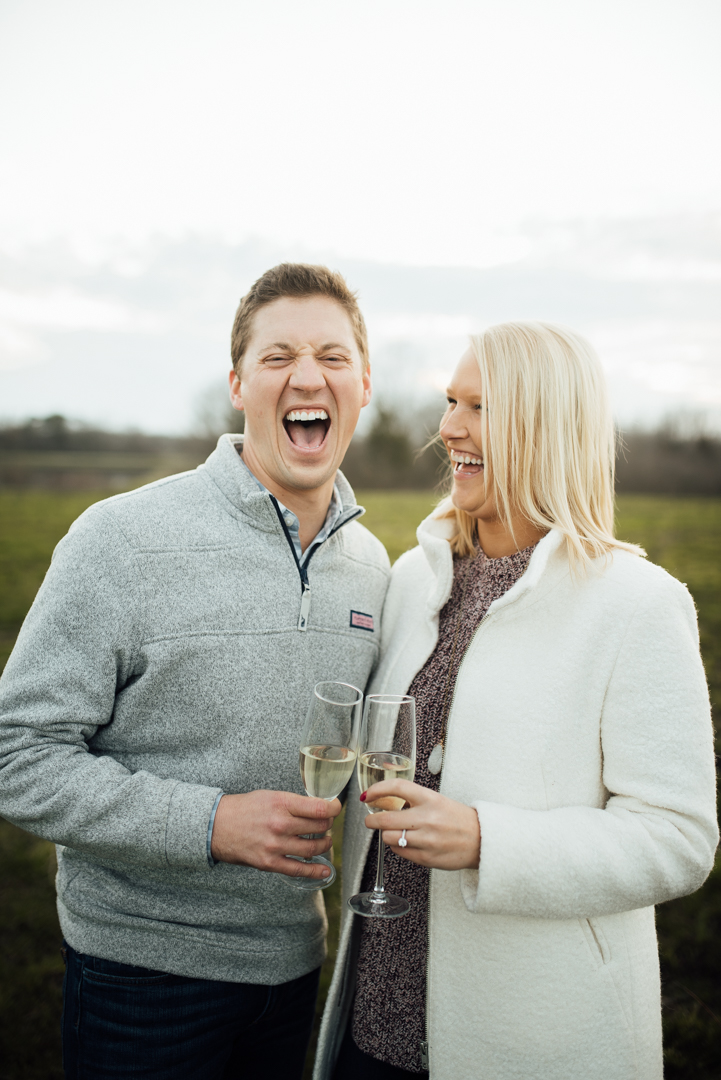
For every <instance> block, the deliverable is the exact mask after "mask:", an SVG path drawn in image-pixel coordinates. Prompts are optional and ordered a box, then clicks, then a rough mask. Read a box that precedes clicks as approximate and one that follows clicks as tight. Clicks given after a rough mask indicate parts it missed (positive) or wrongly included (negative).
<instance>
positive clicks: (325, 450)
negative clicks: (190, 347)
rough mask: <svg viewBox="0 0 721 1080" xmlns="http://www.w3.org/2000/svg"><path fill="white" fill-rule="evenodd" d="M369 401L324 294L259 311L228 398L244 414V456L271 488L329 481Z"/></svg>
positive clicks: (351, 339)
mask: <svg viewBox="0 0 721 1080" xmlns="http://www.w3.org/2000/svg"><path fill="white" fill-rule="evenodd" d="M370 396H371V384H370V370H366V371H365V372H364V371H363V365H362V361H361V356H360V353H359V351H358V346H357V344H356V340H355V336H354V334H353V327H352V326H351V322H350V319H349V317H348V315H347V314H346V312H345V310H344V309H343V308H342V307H341V305H340V304H338V303H336V301H335V300H329V299H328V298H327V297H324V296H311V297H307V298H305V299H302V300H292V299H289V298H283V299H282V300H274V301H273V302H272V303H271V304H266V305H265V306H264V307H262V308H261V309H260V310H259V311H258V312H256V314H255V316H254V317H253V324H252V334H251V337H250V341H249V342H248V348H247V349H246V352H245V355H244V357H243V362H242V368H241V374H240V377H238V376H237V375H236V374H235V372H231V373H230V398H231V401H232V403H233V405H234V407H235V408H236V409H243V410H244V411H245V443H244V448H243V458H244V460H245V461H246V463H247V465H248V467H249V468H250V469H251V471H252V472H253V473H254V474H255V475H256V476H257V477H258V479H259V480H260V481H261V482H262V483H264V484H266V487H270V488H271V490H272V489H273V487H280V488H282V489H284V490H286V491H310V490H313V489H315V488H320V487H322V486H323V485H324V484H326V483H328V482H329V481H332V479H333V478H334V477H335V474H336V472H337V470H338V467H339V466H340V463H341V461H342V460H343V457H344V455H345V452H346V450H347V449H348V444H349V443H350V440H351V437H352V435H353V432H354V431H355V427H356V424H357V423H358V416H359V414H360V410H361V409H362V407H363V406H364V405H367V404H368V402H369V401H370ZM303 413H305V414H311V415H310V416H307V415H306V418H305V419H304V418H303V417H302V415H301V414H303ZM267 481H269V482H267Z"/></svg>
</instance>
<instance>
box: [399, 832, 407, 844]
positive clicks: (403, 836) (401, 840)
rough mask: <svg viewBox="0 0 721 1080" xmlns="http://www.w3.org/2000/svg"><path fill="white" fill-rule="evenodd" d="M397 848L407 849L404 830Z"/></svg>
mask: <svg viewBox="0 0 721 1080" xmlns="http://www.w3.org/2000/svg"><path fill="white" fill-rule="evenodd" d="M398 847H408V841H407V840H406V830H405V829H404V830H403V832H402V834H401V838H400V840H399V841H398Z"/></svg>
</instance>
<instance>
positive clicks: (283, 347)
mask: <svg viewBox="0 0 721 1080" xmlns="http://www.w3.org/2000/svg"><path fill="white" fill-rule="evenodd" d="M270 349H278V351H279V352H280V351H283V352H293V346H292V345H289V344H288V342H287V341H272V342H271V343H270V345H264V346H263V348H262V349H261V350H260V351H261V352H268V351H269V350H270Z"/></svg>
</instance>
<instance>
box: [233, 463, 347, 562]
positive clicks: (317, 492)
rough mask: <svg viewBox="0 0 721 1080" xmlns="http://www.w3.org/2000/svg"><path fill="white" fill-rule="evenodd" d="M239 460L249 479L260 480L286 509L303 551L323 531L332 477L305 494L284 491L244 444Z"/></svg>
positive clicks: (296, 489)
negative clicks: (290, 514)
mask: <svg viewBox="0 0 721 1080" xmlns="http://www.w3.org/2000/svg"><path fill="white" fill-rule="evenodd" d="M242 456H243V462H244V463H245V465H246V466H247V468H248V469H250V471H251V472H252V474H253V476H255V478H256V479H257V480H260V482H261V484H262V485H263V487H266V488H267V489H268V491H269V492H270V493H271V495H274V496H275V497H276V499H277V500H278V502H281V503H282V504H283V506H285V507H287V509H288V510H290V511H291V512H292V513H293V514H295V516H296V517H297V518H298V538H299V540H300V548H301V551H305V549H306V548H307V547H308V545H309V544H310V542H311V540H313V539H314V538H315V537H316V536H317V535H318V533H319V532H320V530H321V529H322V528H323V524H324V522H325V519H326V516H327V514H328V507H329V506H330V501H331V499H332V498H333V486H334V484H335V476H332V477H331V478H330V480H327V481H326V482H325V483H324V484H322V485H321V487H318V488H308V489H305V490H304V489H299V488H286V487H284V486H283V485H282V484H279V483H277V481H275V480H273V479H272V478H271V477H270V476H268V474H267V473H266V471H265V469H264V468H263V466H262V464H261V462H260V461H259V460H258V459H257V458H256V456H255V454H254V453H253V448H252V446H251V445H249V444H247V443H244V445H243V455H242Z"/></svg>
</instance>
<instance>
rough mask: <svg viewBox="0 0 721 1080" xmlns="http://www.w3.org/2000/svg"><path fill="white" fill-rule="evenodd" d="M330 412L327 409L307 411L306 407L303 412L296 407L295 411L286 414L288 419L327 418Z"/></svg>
mask: <svg viewBox="0 0 721 1080" xmlns="http://www.w3.org/2000/svg"><path fill="white" fill-rule="evenodd" d="M327 419H328V413H327V412H326V411H325V409H316V411H315V412H306V411H305V409H303V411H302V412H301V411H300V410H298V409H295V410H294V411H293V412H289V413H288V415H287V416H286V420H327Z"/></svg>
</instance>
